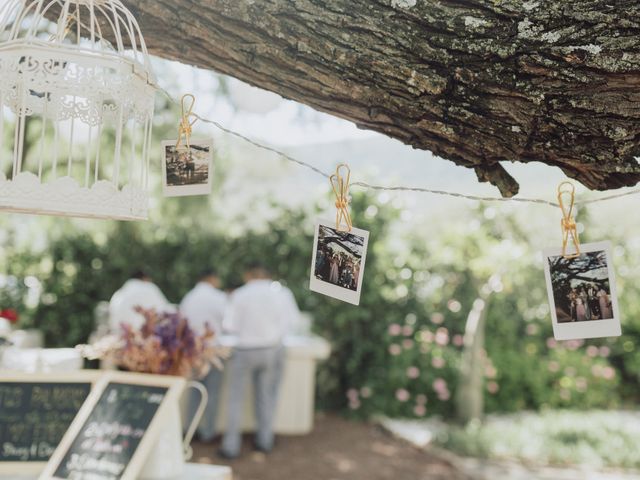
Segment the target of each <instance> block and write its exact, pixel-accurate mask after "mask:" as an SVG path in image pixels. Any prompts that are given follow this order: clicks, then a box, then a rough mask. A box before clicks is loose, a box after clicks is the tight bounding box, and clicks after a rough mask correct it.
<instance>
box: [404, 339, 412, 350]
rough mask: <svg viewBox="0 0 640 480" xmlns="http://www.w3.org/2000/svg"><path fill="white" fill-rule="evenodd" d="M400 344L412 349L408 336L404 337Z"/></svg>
mask: <svg viewBox="0 0 640 480" xmlns="http://www.w3.org/2000/svg"><path fill="white" fill-rule="evenodd" d="M402 346H403V347H404V348H405V349H407V350H410V349H412V348H413V340H411V339H410V338H405V339H404V340H403V341H402Z"/></svg>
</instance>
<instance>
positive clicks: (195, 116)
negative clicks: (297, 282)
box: [152, 84, 640, 208]
mask: <svg viewBox="0 0 640 480" xmlns="http://www.w3.org/2000/svg"><path fill="white" fill-rule="evenodd" d="M152 86H153V87H154V88H155V89H156V90H158V91H160V92H161V93H162V94H163V95H164V96H165V97H166V98H167V99H168V100H169V102H171V103H173V104H175V105H180V103H179V102H178V101H177V100H176V99H175V98H174V97H173V96H172V95H171V94H170V93H169V92H167V90H165V89H164V88H162V87H160V86H158V85H155V84H152ZM189 115H190V116H191V117H193V119H194V121H193V122H191V123H190V124H189V125H190V126H193V123H195V121H196V120H197V121H200V122H202V123H206V124H209V125H213V126H214V127H215V128H217V129H218V130H220V131H221V132H224V133H226V134H228V135H231V136H233V137H236V138H238V139H240V140H242V141H244V142H247V143H249V144H251V145H253V146H254V147H256V148H259V149H261V150H265V151H268V152H271V153H274V154H276V155H278V156H279V157H280V158H282V159H283V160H286V161H288V162H291V163H294V164H296V165H298V166H300V167H303V168H307V169H309V170H311V171H312V172H314V173H316V174H318V175H320V176H322V177H324V178H325V179H327V180H330V179H331V174H328V173H326V172H324V171H322V170H321V169H319V168H318V167H316V166H314V165H311V164H310V163H307V162H304V161H302V160H300V159H297V158H295V157H292V156H291V155H289V154H288V153H285V152H283V151H281V150H278V149H277V148H274V147H271V146H268V145H264V144H262V143H260V142H257V141H256V140H254V139H252V138H250V137H247V136H246V135H243V134H241V133H239V132H236V131H234V130H231V129H229V128H228V127H225V126H224V125H223V124H221V123H220V122H217V121H216V120H211V119H208V118H204V117H202V116H200V115H198V114H197V113H194V112H192V111H190V113H189ZM350 186H352V187H360V188H364V189H368V190H378V191H389V192H414V193H429V194H433V195H443V196H449V197H455V198H464V199H466V200H476V201H481V202H518V203H530V204H536V205H546V206H549V207H553V208H559V207H560V204H559V203H556V202H553V201H550V200H545V199H542V198H525V197H511V198H504V197H492V196H482V195H471V194H465V193H459V192H450V191H446V190H437V189H431V188H424V187H407V186H402V185H398V186H386V185H373V184H370V183H367V182H353V183H351V184H350ZM639 193H640V189H634V190H630V191H627V192H622V193H615V194H611V195H607V196H605V197H600V198H592V199H586V200H574V202H573V205H574V206H579V205H588V204H592V203H600V202H605V201H609V200H614V199H617V198H622V197H626V196H629V195H637V194H639Z"/></svg>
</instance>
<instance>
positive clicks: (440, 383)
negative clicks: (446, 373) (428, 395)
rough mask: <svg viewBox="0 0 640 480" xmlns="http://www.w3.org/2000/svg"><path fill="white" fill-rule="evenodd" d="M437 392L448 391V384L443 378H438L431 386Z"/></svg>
mask: <svg viewBox="0 0 640 480" xmlns="http://www.w3.org/2000/svg"><path fill="white" fill-rule="evenodd" d="M431 386H432V387H433V389H434V390H435V391H436V392H443V391H445V390H447V382H446V381H445V380H444V379H443V378H439V377H438V378H436V379H435V380H434V381H433V384H432V385H431Z"/></svg>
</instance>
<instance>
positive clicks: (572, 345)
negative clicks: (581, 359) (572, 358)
mask: <svg viewBox="0 0 640 480" xmlns="http://www.w3.org/2000/svg"><path fill="white" fill-rule="evenodd" d="M582 345H584V340H566V341H565V342H564V346H565V347H567V348H568V349H569V350H577V349H579V348H580V347H581V346H582Z"/></svg>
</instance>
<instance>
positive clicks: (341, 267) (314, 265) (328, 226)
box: [310, 220, 369, 305]
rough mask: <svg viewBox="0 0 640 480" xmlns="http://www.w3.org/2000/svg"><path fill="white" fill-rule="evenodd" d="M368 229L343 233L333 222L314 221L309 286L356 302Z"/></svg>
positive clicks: (347, 300)
mask: <svg viewBox="0 0 640 480" xmlns="http://www.w3.org/2000/svg"><path fill="white" fill-rule="evenodd" d="M368 243H369V232H367V231H366V230H360V229H359V228H353V229H352V230H351V231H350V232H344V231H340V230H337V229H336V228H335V222H327V221H322V220H320V221H318V222H317V223H316V228H315V238H314V241H313V258H312V260H311V279H310V289H311V290H312V291H314V292H317V293H322V294H323V295H327V296H329V297H333V298H337V299H338V300H342V301H344V302H347V303H352V304H353V305H359V304H360V292H361V291H362V278H363V276H364V264H365V259H366V256H367V245H368Z"/></svg>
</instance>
